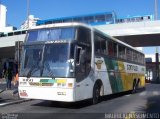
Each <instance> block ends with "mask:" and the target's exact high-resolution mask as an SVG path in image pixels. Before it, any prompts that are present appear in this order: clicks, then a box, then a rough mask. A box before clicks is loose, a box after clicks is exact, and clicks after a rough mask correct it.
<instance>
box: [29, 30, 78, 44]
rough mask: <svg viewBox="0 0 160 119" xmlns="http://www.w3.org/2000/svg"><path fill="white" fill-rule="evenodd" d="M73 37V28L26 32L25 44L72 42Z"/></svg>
mask: <svg viewBox="0 0 160 119" xmlns="http://www.w3.org/2000/svg"><path fill="white" fill-rule="evenodd" d="M74 35H75V28H74V27H65V28H47V29H39V30H31V31H29V32H28V35H27V36H28V37H27V42H36V41H51V40H52V41H53V40H73V39H74Z"/></svg>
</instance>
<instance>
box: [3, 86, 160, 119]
mask: <svg viewBox="0 0 160 119" xmlns="http://www.w3.org/2000/svg"><path fill="white" fill-rule="evenodd" d="M0 113H1V115H0V118H5V117H14V118H16V119H17V118H18V119H21V118H22V119H28V118H30V119H48V118H49V119H52V118H53V119H105V118H121V117H124V115H125V117H126V118H125V119H131V118H130V117H129V116H126V115H127V114H132V116H135V117H136V118H138V117H139V118H141V119H144V118H160V115H159V113H160V84H147V85H146V90H143V91H139V92H138V93H136V94H130V93H123V94H118V95H112V96H105V97H104V98H103V99H102V101H101V102H100V103H98V104H96V105H91V104H90V103H89V101H82V102H78V103H61V102H52V101H42V100H32V101H28V102H23V103H19V104H13V105H8V106H4V107H0ZM112 114H114V115H112ZM123 114H124V115H123ZM142 114H147V116H146V115H142Z"/></svg>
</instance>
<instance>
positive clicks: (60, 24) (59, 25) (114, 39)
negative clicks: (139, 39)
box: [28, 22, 143, 54]
mask: <svg viewBox="0 0 160 119" xmlns="http://www.w3.org/2000/svg"><path fill="white" fill-rule="evenodd" d="M69 26H83V27H85V28H89V29H91V30H94V31H97V32H99V33H100V34H102V35H104V36H106V37H108V38H110V39H112V40H113V41H115V42H117V43H119V44H122V45H125V46H127V47H128V48H131V49H133V50H135V51H137V52H140V53H142V54H143V52H141V51H140V50H138V49H136V48H135V47H133V46H131V45H129V44H127V43H125V42H122V41H120V40H118V39H117V38H114V37H112V36H110V35H107V34H106V33H104V32H102V31H100V30H98V29H96V28H94V27H92V26H89V25H87V24H84V23H79V22H69V23H56V24H47V25H40V26H34V27H32V28H31V29H28V31H30V30H37V29H44V28H56V27H69Z"/></svg>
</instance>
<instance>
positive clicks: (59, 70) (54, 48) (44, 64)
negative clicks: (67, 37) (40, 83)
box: [20, 43, 74, 77]
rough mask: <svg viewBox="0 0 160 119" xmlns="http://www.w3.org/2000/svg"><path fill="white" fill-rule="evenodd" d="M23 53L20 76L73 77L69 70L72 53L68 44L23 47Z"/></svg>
mask: <svg viewBox="0 0 160 119" xmlns="http://www.w3.org/2000/svg"><path fill="white" fill-rule="evenodd" d="M24 51H25V53H24V56H22V60H23V61H24V62H23V63H22V66H21V70H20V75H21V76H26V77H73V73H72V72H70V68H71V60H72V61H73V59H72V58H71V56H73V53H74V51H71V50H70V45H69V43H60V44H57V43H53V44H44V45H34V46H25V47H24ZM71 53H72V54H71Z"/></svg>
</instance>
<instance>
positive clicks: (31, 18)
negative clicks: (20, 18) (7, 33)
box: [21, 15, 39, 29]
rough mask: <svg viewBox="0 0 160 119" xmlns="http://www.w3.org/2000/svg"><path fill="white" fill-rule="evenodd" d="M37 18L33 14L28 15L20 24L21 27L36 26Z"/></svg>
mask: <svg viewBox="0 0 160 119" xmlns="http://www.w3.org/2000/svg"><path fill="white" fill-rule="evenodd" d="M38 20H39V18H35V17H34V15H29V17H28V19H27V20H26V21H25V22H24V23H23V24H22V25H21V29H28V28H31V27H33V26H36V24H37V21H38Z"/></svg>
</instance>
